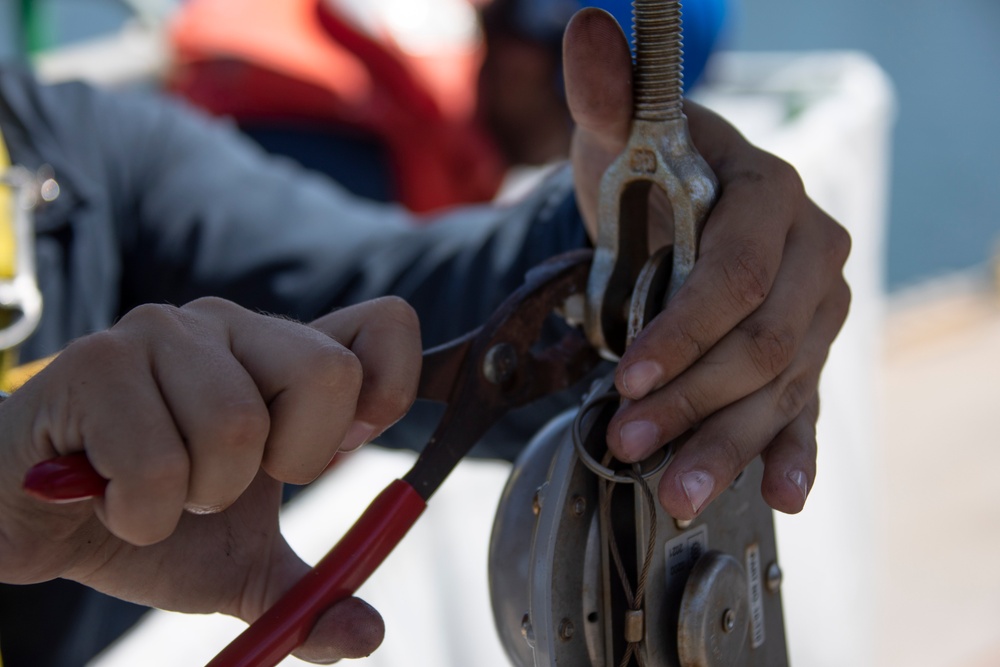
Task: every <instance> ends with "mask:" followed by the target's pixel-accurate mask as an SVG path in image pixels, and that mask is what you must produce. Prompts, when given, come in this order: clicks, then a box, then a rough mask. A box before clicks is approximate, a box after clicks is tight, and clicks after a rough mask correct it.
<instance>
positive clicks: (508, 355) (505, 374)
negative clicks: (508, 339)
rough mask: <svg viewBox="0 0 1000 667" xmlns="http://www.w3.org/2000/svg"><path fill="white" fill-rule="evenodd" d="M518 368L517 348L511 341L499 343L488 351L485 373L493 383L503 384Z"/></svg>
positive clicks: (484, 363) (484, 360)
mask: <svg viewBox="0 0 1000 667" xmlns="http://www.w3.org/2000/svg"><path fill="white" fill-rule="evenodd" d="M516 370H517V350H515V349H514V347H513V346H512V345H511V344H510V343H497V344H496V345H494V346H493V347H491V348H490V349H489V350H487V351H486V356H485V357H484V358H483V375H485V376H486V379H487V380H489V381H490V382H492V383H493V384H503V383H504V382H506V381H507V380H509V379H511V377H513V375H514V371H516Z"/></svg>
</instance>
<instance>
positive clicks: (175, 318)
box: [117, 303, 185, 330]
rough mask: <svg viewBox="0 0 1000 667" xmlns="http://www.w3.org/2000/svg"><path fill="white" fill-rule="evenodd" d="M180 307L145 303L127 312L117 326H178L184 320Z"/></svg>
mask: <svg viewBox="0 0 1000 667" xmlns="http://www.w3.org/2000/svg"><path fill="white" fill-rule="evenodd" d="M184 320H185V318H184V316H183V315H182V314H181V310H180V308H177V307H176V306H171V305H168V304H165V303H144V304H142V305H139V306H136V307H135V308H133V309H132V310H130V311H129V312H127V313H126V314H125V315H124V316H123V317H122V318H121V320H120V321H119V324H118V325H117V326H119V327H122V326H133V325H137V326H142V327H148V328H151V329H153V330H159V329H161V328H164V327H166V328H170V329H173V328H176V327H178V326H180V325H182V323H183V322H184Z"/></svg>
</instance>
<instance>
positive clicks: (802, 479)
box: [785, 470, 809, 501]
mask: <svg viewBox="0 0 1000 667" xmlns="http://www.w3.org/2000/svg"><path fill="white" fill-rule="evenodd" d="M785 476H786V477H787V478H788V479H789V480H790V481H791V482H792V484H794V485H795V487H796V488H797V489H798V490H799V491H801V492H802V500H803V501H805V499H806V496H808V495H809V479H808V478H807V477H806V474H805V473H804V472H802V471H801V470H790V471H789V472H788V474H787V475H785Z"/></svg>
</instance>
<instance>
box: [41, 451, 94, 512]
mask: <svg viewBox="0 0 1000 667" xmlns="http://www.w3.org/2000/svg"><path fill="white" fill-rule="evenodd" d="M107 485H108V480H106V479H104V478H103V477H101V476H100V475H98V474H97V471H95V470H94V468H93V467H92V466H91V465H90V461H88V460H87V455H86V454H84V453H82V452H80V453H78V454H66V455H65V456H57V457H55V458H54V459H49V460H48V461H42V462H41V463H38V464H36V465H34V466H32V467H31V469H30V470H28V472H27V473H26V474H25V475H24V483H23V485H22V486H23V488H24V490H25V492H26V493H27V494H28V495H30V496H33V497H35V498H38V499H39V500H44V501H46V502H50V503H72V502H76V501H78V500H85V499H87V498H94V497H96V496H103V495H104V487H106V486H107Z"/></svg>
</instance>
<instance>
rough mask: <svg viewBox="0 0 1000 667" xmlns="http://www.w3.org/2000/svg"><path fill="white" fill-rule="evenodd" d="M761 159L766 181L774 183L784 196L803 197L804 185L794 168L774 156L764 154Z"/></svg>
mask: <svg viewBox="0 0 1000 667" xmlns="http://www.w3.org/2000/svg"><path fill="white" fill-rule="evenodd" d="M763 159H764V168H765V171H766V173H767V177H768V179H769V180H770V181H771V182H772V183H774V184H775V186H776V187H777V188H778V189H780V190H781V192H783V193H785V194H786V195H787V194H794V195H798V196H800V197H801V196H804V195H805V191H806V188H805V185H804V184H803V183H802V177H801V176H800V175H799V172H798V170H796V169H795V167H793V166H792V165H791V164H789V163H788V162H785V161H784V160H782V159H781V158H779V157H777V156H776V155H771V154H769V153H768V154H765V156H764V158H763Z"/></svg>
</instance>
